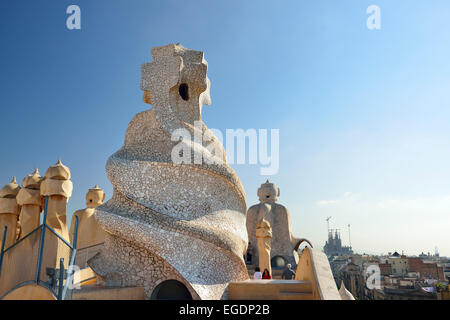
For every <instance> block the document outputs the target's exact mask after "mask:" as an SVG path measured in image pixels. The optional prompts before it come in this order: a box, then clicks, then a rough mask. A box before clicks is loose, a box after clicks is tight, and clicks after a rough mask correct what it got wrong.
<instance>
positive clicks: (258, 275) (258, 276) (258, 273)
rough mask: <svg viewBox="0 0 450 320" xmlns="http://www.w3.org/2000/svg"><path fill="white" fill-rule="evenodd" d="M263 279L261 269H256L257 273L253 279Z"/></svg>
mask: <svg viewBox="0 0 450 320" xmlns="http://www.w3.org/2000/svg"><path fill="white" fill-rule="evenodd" d="M261 278H262V274H261V269H259V267H256V268H255V273H254V274H253V279H254V280H261Z"/></svg>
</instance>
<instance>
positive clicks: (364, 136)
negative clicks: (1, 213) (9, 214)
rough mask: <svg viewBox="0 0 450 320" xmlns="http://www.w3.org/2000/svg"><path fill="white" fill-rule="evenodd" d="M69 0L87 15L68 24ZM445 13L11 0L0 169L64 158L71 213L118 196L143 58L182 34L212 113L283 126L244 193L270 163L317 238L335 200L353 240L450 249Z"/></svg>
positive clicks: (218, 119)
mask: <svg viewBox="0 0 450 320" xmlns="http://www.w3.org/2000/svg"><path fill="white" fill-rule="evenodd" d="M71 4H77V5H78V6H79V7H80V8H81V19H82V20H81V30H68V29H67V28H66V18H67V16H68V15H67V13H66V9H67V7H68V6H69V5H71ZM374 4H375V5H377V6H379V8H380V10H381V29H380V30H369V29H368V28H367V26H366V21H367V19H368V17H369V15H368V14H367V12H366V10H367V8H368V7H369V6H371V5H374ZM186 16H189V23H186ZM449 18H450V3H449V2H448V1H445V0H436V1H434V2H433V5H432V6H431V5H429V4H427V3H426V2H423V1H418V0H416V1H406V0H399V1H387V0H377V1H372V0H371V1H366V0H363V1H344V2H340V1H339V2H338V1H333V0H323V1H320V2H306V1H297V0H289V1H283V2H282V3H281V2H274V1H265V0H263V1H258V2H255V1H245V2H242V1H226V2H225V1H206V0H198V1H189V2H186V3H183V5H180V3H179V2H178V1H174V0H169V1H164V2H163V1H144V0H134V1H132V2H130V1H125V0H121V1H114V2H113V1H106V0H97V1H95V2H94V1H88V0H77V1H70V2H69V1H65V0H64V1H58V2H55V1H49V0H44V1H39V2H37V1H25V0H17V1H14V2H13V1H7V2H6V1H5V2H2V3H1V4H0V39H1V40H0V41H1V43H2V50H1V51H0V66H1V69H2V72H1V73H0V87H1V88H2V89H1V96H2V111H1V117H0V135H1V136H2V141H1V142H0V148H1V149H2V156H1V157H0V168H1V170H0V184H1V185H4V184H6V183H8V182H9V181H10V180H11V177H12V176H17V180H18V182H21V181H22V179H23V177H24V176H25V175H27V174H29V173H31V172H33V170H34V168H35V167H38V168H39V170H40V172H41V174H44V173H45V171H46V170H47V168H48V167H49V166H50V165H52V164H54V163H56V161H57V160H58V158H61V160H62V162H63V163H64V164H65V165H67V166H68V167H69V168H70V169H71V171H72V181H73V183H74V192H73V196H72V198H71V199H70V200H69V205H68V211H67V212H68V215H69V217H68V220H69V221H70V217H71V214H72V213H73V212H74V211H76V210H77V209H80V208H84V207H85V200H84V197H85V194H86V192H87V191H88V189H89V188H91V187H93V186H94V185H96V184H98V185H99V186H100V187H101V188H103V189H104V190H105V192H106V194H107V197H106V198H107V199H108V198H110V197H111V196H112V187H111V184H110V182H109V181H108V179H107V176H106V173H105V163H106V160H107V158H108V157H109V156H110V155H111V154H112V153H113V152H115V150H118V149H119V148H120V147H121V145H122V143H123V136H124V133H125V130H126V128H127V125H128V123H129V121H130V120H131V119H132V117H133V116H134V115H135V114H136V113H138V112H141V111H144V110H147V109H148V108H149V107H150V106H148V105H146V104H145V103H144V102H143V101H142V96H143V92H142V91H141V90H140V86H139V83H140V66H141V64H142V63H144V62H150V61H151V60H152V58H151V54H150V50H151V48H152V47H155V46H162V45H166V44H168V43H178V42H180V43H181V44H183V45H184V46H185V47H187V48H190V49H195V50H201V51H204V52H205V59H206V60H207V61H208V64H209V69H208V76H209V78H210V79H211V98H212V104H211V106H205V107H204V108H203V113H202V115H203V120H204V122H205V123H206V125H207V126H208V127H209V128H217V129H220V130H221V131H223V132H225V130H226V129H237V128H242V129H244V130H246V129H249V128H254V129H256V130H258V129H268V130H270V129H279V130H280V163H279V171H278V173H277V174H276V175H273V176H263V175H261V174H260V166H259V165H248V164H246V165H237V164H233V165H232V167H233V168H234V169H235V170H236V173H237V174H238V175H239V177H240V179H241V180H242V183H243V185H244V187H245V191H246V193H247V207H250V206H251V205H253V204H256V203H258V197H257V196H256V192H257V189H258V188H259V186H260V185H261V184H262V183H264V182H265V181H266V180H267V179H269V180H270V181H271V182H274V183H275V184H276V185H277V186H279V187H280V189H281V195H280V197H279V203H281V204H283V205H285V206H286V207H287V208H288V209H289V210H290V213H291V219H292V226H293V233H294V235H295V236H297V237H301V238H307V239H309V240H310V241H311V242H312V243H313V245H314V246H315V247H316V248H320V249H322V248H323V245H324V244H325V241H326V239H327V224H326V220H325V219H326V218H327V217H329V216H332V219H331V221H330V227H332V228H339V229H341V233H342V239H343V243H344V244H345V245H348V235H347V225H348V224H351V242H352V247H353V249H354V251H355V252H358V253H363V252H366V253H374V254H380V253H385V254H387V253H388V252H394V250H397V251H398V252H401V251H402V250H403V251H404V253H405V254H407V255H419V254H420V253H421V252H425V253H427V252H430V253H432V254H434V248H435V247H436V246H437V247H438V249H439V253H440V255H442V256H450V234H449V232H448V229H449V227H450V214H449V213H450V212H449V211H450V184H449V183H448V182H449V181H450V166H449V165H448V164H449V163H450V148H449V147H448V144H449V141H450V127H449V126H448V122H449V121H448V120H449V119H450V109H449V108H448V105H450V94H449V90H448V88H450V78H449V77H448V75H449V74H450V63H449V62H448V57H449V56H450V43H449V42H448V41H446V40H447V39H448V27H447V21H448V19H449Z"/></svg>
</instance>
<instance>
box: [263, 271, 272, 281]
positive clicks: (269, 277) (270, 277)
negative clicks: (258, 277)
mask: <svg viewBox="0 0 450 320" xmlns="http://www.w3.org/2000/svg"><path fill="white" fill-rule="evenodd" d="M262 278H263V279H264V280H269V279H272V276H271V275H270V273H269V270H267V269H264V272H263V274H262Z"/></svg>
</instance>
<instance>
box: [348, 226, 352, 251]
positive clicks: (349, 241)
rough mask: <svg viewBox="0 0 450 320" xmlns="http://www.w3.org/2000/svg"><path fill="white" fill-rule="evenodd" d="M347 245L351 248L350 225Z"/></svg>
mask: <svg viewBox="0 0 450 320" xmlns="http://www.w3.org/2000/svg"><path fill="white" fill-rule="evenodd" d="M348 243H349V244H350V248H351V247H352V239H351V238H350V223H349V224H348Z"/></svg>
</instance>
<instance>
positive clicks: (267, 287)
mask: <svg viewBox="0 0 450 320" xmlns="http://www.w3.org/2000/svg"><path fill="white" fill-rule="evenodd" d="M228 298H229V299H230V300H314V295H313V292H312V284H311V282H309V281H300V280H247V281H242V282H231V283H230V286H229V291H228Z"/></svg>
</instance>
